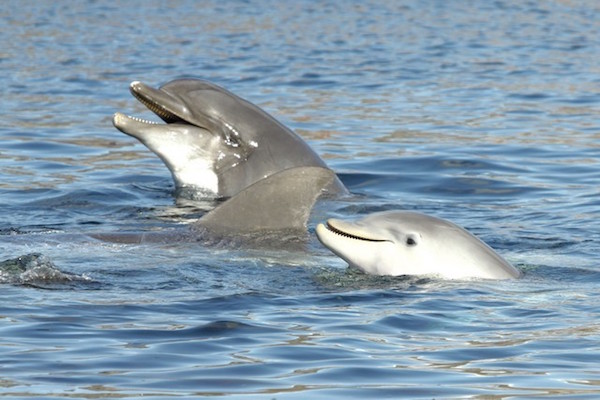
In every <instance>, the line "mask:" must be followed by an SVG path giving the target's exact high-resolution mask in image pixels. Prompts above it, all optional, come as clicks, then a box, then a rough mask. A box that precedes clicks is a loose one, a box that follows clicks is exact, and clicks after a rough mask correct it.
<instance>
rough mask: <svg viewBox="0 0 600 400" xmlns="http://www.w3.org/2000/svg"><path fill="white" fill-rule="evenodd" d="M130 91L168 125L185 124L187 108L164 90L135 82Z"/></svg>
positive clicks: (132, 83) (130, 86)
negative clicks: (184, 116)
mask: <svg viewBox="0 0 600 400" xmlns="http://www.w3.org/2000/svg"><path fill="white" fill-rule="evenodd" d="M129 91H130V92H131V94H132V95H133V97H135V98H136V99H138V100H139V101H140V103H142V104H143V105H145V106H146V107H148V109H149V110H150V111H152V112H153V113H155V114H156V115H158V116H159V117H160V118H161V119H162V120H163V121H165V122H166V123H174V122H185V120H184V118H183V117H182V116H183V115H185V114H186V113H187V108H186V107H185V105H184V104H183V103H182V102H181V101H180V100H179V99H178V98H176V97H174V96H172V95H171V94H169V93H167V92H165V91H164V90H161V89H155V88H153V87H151V86H148V85H146V84H144V83H142V82H140V81H133V82H131V84H130V85H129Z"/></svg>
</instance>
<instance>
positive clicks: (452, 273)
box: [316, 211, 521, 279]
mask: <svg viewBox="0 0 600 400" xmlns="http://www.w3.org/2000/svg"><path fill="white" fill-rule="evenodd" d="M316 233H317V237H318V238H319V240H320V241H321V243H323V245H325V247H327V248H328V249H329V250H331V251H332V252H333V253H335V254H336V255H338V256H339V257H341V258H342V259H343V260H345V261H346V262H347V263H348V264H349V265H350V266H353V267H356V268H358V269H360V270H362V271H364V272H366V273H369V274H374V275H394V276H397V275H436V276H439V277H441V278H445V279H468V278H485V279H508V278H518V277H519V276H520V275H521V272H520V271H519V270H518V269H516V268H515V267H513V266H512V265H511V264H509V263H508V262H507V261H506V260H504V259H503V258H502V257H501V256H500V255H498V254H497V253H496V252H495V251H494V250H492V248H490V247H489V246H488V245H487V244H485V243H484V242H483V241H481V240H480V239H478V238H477V237H475V236H474V235H472V234H471V233H469V232H468V231H466V230H465V229H463V228H461V227H459V226H457V225H455V224H453V223H452V222H449V221H446V220H443V219H440V218H436V217H432V216H429V215H425V214H420V213H416V212H409V211H385V212H380V213H374V214H371V215H368V216H367V217H365V218H363V219H361V220H358V221H356V222H346V221H342V220H338V219H329V220H328V221H327V223H326V224H319V225H318V226H317V229H316Z"/></svg>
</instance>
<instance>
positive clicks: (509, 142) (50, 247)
mask: <svg viewBox="0 0 600 400" xmlns="http://www.w3.org/2000/svg"><path fill="white" fill-rule="evenodd" d="M284 3H285V4H284ZM599 15H600V8H599V6H598V4H597V2H595V1H581V2H565V1H546V2H535V1H532V2H502V1H497V2H488V1H468V2H458V3H457V2H441V1H440V2H438V1H425V2H394V1H391V2H385V1H381V2H369V3H365V2H355V3H350V2H344V3H337V2H323V3H315V2H308V1H307V2H294V3H293V4H289V3H287V2H275V1H273V2H266V1H265V2H252V3H246V2H220V1H208V2H202V3H200V2H185V1H182V2H175V3H172V2H164V3H163V2H150V3H149V2H142V1H131V2H126V3H125V2H124V3H114V2H95V1H90V2H34V1H31V2H23V1H18V2H17V1H4V2H2V4H1V5H0V21H1V24H2V30H1V31H0V37H1V39H2V43H3V45H2V50H1V51H0V68H1V69H2V74H0V85H1V87H2V88H3V96H2V111H3V112H2V115H3V117H2V121H1V122H0V135H1V138H2V140H1V141H0V215H1V216H2V218H1V221H0V235H1V236H0V238H1V240H0V261H3V260H4V261H3V263H2V264H0V269H1V270H2V273H1V274H0V282H2V283H1V284H0V288H1V292H0V299H1V300H0V301H1V302H0V336H1V338H2V339H1V340H0V388H1V389H0V394H2V395H3V396H8V397H13V398H18V397H45V398H105V397H111V398H114V397H118V398H128V397H138V396H141V395H146V396H159V397H170V396H173V397H175V396H184V397H209V398H210V397H222V396H227V397H230V398H281V399H283V398H286V399H291V398H296V399H305V398H308V397H310V398H312V399H317V398H323V399H334V398H343V399H348V398H361V399H362V398H411V399H413V398H426V399H431V398H481V399H483V398H507V397H511V398H536V397H554V398H569V399H573V398H597V397H598V396H600V373H599V370H598V359H600V341H599V340H600V323H599V322H598V321H599V316H600V312H599V311H598V310H600V302H599V300H598V296H597V288H598V285H599V284H600V256H599V255H598V248H599V243H600V212H599V205H600V202H599V200H598V198H599V195H600V189H599V188H600V165H599V160H600V145H599V143H600V142H599V139H600V58H599V57H598V56H597V55H598V54H600V24H599V22H598V21H600V20H599V19H598V16H599ZM184 76H194V77H201V78H205V79H209V80H212V81H214V82H216V83H218V84H221V85H223V86H225V87H227V88H228V89H230V90H232V91H234V92H235V93H238V94H239V95H241V96H242V97H245V98H247V99H249V100H251V101H252V102H254V103H257V104H259V105H260V106H262V107H263V108H265V109H266V110H268V111H269V112H271V113H272V114H274V115H275V116H276V117H277V118H278V119H280V120H281V121H282V122H283V123H285V124H286V125H288V126H290V127H292V128H293V129H295V130H296V131H297V132H299V133H300V134H301V135H302V136H304V137H305V139H306V140H307V141H308V142H309V143H310V144H311V146H313V147H314V148H315V150H316V151H317V152H318V153H319V154H320V155H322V156H323V158H324V159H325V160H326V161H327V163H328V164H329V165H330V166H331V167H332V168H333V169H334V170H336V171H337V172H338V173H339V175H340V177H341V178H342V180H343V181H344V183H345V184H346V185H347V186H348V188H349V189H350V190H351V192H352V193H353V196H352V197H350V198H348V199H344V200H342V201H338V202H332V203H328V204H324V205H321V206H320V207H318V208H317V209H316V210H315V212H314V215H313V217H312V218H311V222H310V232H311V233H313V231H314V226H315V224H316V222H317V221H320V220H323V219H324V218H326V217H327V216H336V217H346V218H347V217H351V216H357V215H358V216H359V215H363V214H366V213H370V212H373V211H379V210H387V209H398V208H399V209H410V210H418V211H421V212H426V213H431V214H434V215H437V216H440V217H443V218H447V219H450V220H452V221H453V222H455V223H458V224H460V225H462V226H465V227H467V228H468V229H470V230H471V231H473V232H474V233H476V234H477V235H479V236H480V237H481V238H483V239H484V240H485V241H487V242H488V243H489V244H490V245H492V246H493V247H494V248H496V249H497V250H498V252H499V253H501V254H502V255H503V256H505V257H506V258H507V259H508V260H510V261H511V262H512V263H514V264H515V265H517V266H518V267H519V268H521V269H522V270H524V272H525V276H524V278H523V279H521V280H518V281H506V282H487V281H472V282H444V281H437V280H432V279H425V278H423V279H420V278H412V279H407V278H378V277H369V276H364V275H360V274H357V273H354V272H351V271H347V270H346V268H345V265H344V263H343V262H342V261H341V260H339V259H338V258H336V257H335V256H333V255H332V254H330V253H329V252H328V251H326V250H325V249H324V248H322V247H321V246H320V245H319V243H317V241H316V239H315V238H314V236H312V237H311V240H310V242H309V244H308V246H307V248H306V249H304V250H303V251H300V250H298V249H281V250H277V249H263V250H260V249H252V248H228V247H227V246H219V245H218V244H216V245H214V246H205V245H203V244H202V243H191V242H189V241H188V242H177V241H174V242H172V243H160V244H156V245H152V244H141V245H131V244H129V245H127V244H114V243H113V244H111V243H104V242H100V241H96V240H93V239H90V237H89V236H87V234H89V233H114V232H134V233H136V232H137V233H139V232H155V231H157V232H165V231H169V230H178V229H182V228H183V227H184V226H185V225H186V224H188V223H189V222H191V221H194V220H195V219H197V218H198V217H199V216H201V215H202V213H203V212H205V211H206V209H209V208H210V207H212V206H213V205H214V204H212V203H210V202H209V203H195V202H176V201H175V200H174V198H173V196H172V190H173V186H172V182H171V178H170V176H169V172H168V171H167V169H166V168H165V167H164V166H163V165H162V163H161V162H160V161H159V160H158V159H157V158H156V157H155V156H153V154H151V153H150V152H149V151H148V150H146V148H144V147H143V146H142V145H140V144H138V143H137V142H135V141H134V140H133V139H131V138H129V137H126V136H125V135H123V134H121V133H120V132H118V131H116V130H115V129H114V128H112V126H111V123H110V119H111V116H112V114H113V113H114V112H115V111H123V112H126V113H130V114H133V115H139V116H143V117H150V116H151V115H150V113H149V112H147V111H145V110H144V109H143V107H142V106H141V105H139V104H137V102H136V101H135V100H134V99H133V98H132V97H131V96H130V94H129V93H128V84H129V82H130V81H132V80H136V79H137V80H142V81H144V82H147V83H149V84H151V85H153V86H156V85H158V84H161V83H164V82H166V81H169V80H171V79H174V78H177V77H184Z"/></svg>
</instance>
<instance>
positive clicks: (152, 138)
mask: <svg viewBox="0 0 600 400" xmlns="http://www.w3.org/2000/svg"><path fill="white" fill-rule="evenodd" d="M129 88H130V91H131V93H132V95H133V96H134V97H135V98H136V99H138V100H139V101H140V102H141V103H142V104H144V105H145V106H146V107H148V109H149V110H151V111H152V112H154V113H155V114H156V115H157V116H158V117H160V118H161V119H162V120H163V121H164V122H165V123H164V124H152V125H150V124H149V123H148V121H144V120H140V119H138V118H132V117H126V116H124V115H123V114H121V113H117V114H115V116H114V118H113V124H114V126H115V127H116V128H117V129H119V130H120V131H122V132H124V133H126V134H128V135H131V136H133V137H136V138H137V139H139V140H140V141H141V142H142V143H144V144H145V145H146V146H147V147H148V148H149V149H150V150H152V151H153V152H154V153H156V154H158V155H159V156H160V158H161V159H162V160H163V162H164V163H165V164H166V165H167V167H168V168H169V169H170V170H171V173H172V175H173V177H174V178H175V184H176V185H177V187H178V188H179V187H198V188H200V189H201V190H204V189H206V188H207V187H213V188H214V186H215V185H214V182H211V183H210V184H208V183H202V179H203V177H204V176H207V175H212V176H214V177H216V179H217V189H216V192H215V195H217V197H230V196H232V195H234V194H236V193H238V192H239V191H240V190H242V189H244V188H246V187H247V186H249V185H251V184H252V183H254V182H256V181H258V180H260V179H263V178H265V177H267V176H270V175H272V174H274V173H277V172H279V171H282V170H285V169H288V168H294V167H299V166H318V167H325V163H324V162H323V161H322V160H321V159H320V158H319V157H318V156H317V155H316V153H314V152H313V151H312V149H311V148H310V147H309V146H308V145H307V144H306V143H305V142H304V141H303V140H302V139H301V138H300V137H299V136H297V135H296V134H295V133H294V132H292V131H291V130H289V129H288V128H286V127H285V126H284V125H282V124H281V123H279V122H278V121H277V120H275V119H274V118H273V117H271V116H270V115H269V114H267V113H266V112H265V111H263V110H262V109H261V108H259V107H257V106H256V105H254V104H252V103H250V102H248V101H246V100H244V99H242V98H240V97H238V96H236V95H235V94H233V93H231V92H229V91H227V90H225V89H223V88H222V87H220V86H217V85H215V84H213V83H211V82H207V81H204V80H199V79H177V80H174V81H171V82H168V83H166V84H165V85H163V86H161V87H160V88H158V89H155V88H153V87H151V86H148V85H146V84H144V83H142V82H139V81H134V82H132V83H131V84H130V87H129ZM150 131H152V134H150V133H149V132H150ZM161 132H162V134H161ZM184 133H185V134H184ZM184 146H189V147H190V149H189V151H188V152H184V151H183V150H182V148H183V147H184ZM174 149H177V150H174ZM193 151H197V152H198V154H196V156H193V155H192V154H191V152H193ZM182 153H186V154H187V156H186V157H182V156H181V155H182ZM200 160H203V162H200ZM191 161H194V162H191ZM186 163H188V164H189V165H187V166H186V165H185V164H186ZM173 168H175V169H173ZM194 168H200V169H198V170H197V172H196V173H195V174H194V173H193V171H194ZM183 170H185V173H182V172H181V171H183ZM199 183H200V184H199ZM211 190H212V189H211Z"/></svg>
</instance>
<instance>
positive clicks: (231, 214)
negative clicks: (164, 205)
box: [197, 167, 345, 234]
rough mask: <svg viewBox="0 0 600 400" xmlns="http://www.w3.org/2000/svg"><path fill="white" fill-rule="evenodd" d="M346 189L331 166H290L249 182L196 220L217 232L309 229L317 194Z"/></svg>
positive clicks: (245, 232)
mask: <svg viewBox="0 0 600 400" xmlns="http://www.w3.org/2000/svg"><path fill="white" fill-rule="evenodd" d="M344 191H345V189H344V186H343V185H342V183H341V182H340V180H339V179H338V177H337V176H336V175H335V173H334V172H333V171H332V170H330V169H327V168H322V167H296V168H290V169H286V170H283V171H281V172H278V173H276V174H273V175H271V176H269V177H267V178H265V179H262V180H260V181H258V182H255V183H254V184H252V185H250V186H248V187H247V188H245V189H244V190H242V191H241V192H239V193H238V194H236V195H235V196H233V197H232V198H230V199H229V200H227V201H225V202H224V203H222V204H221V205H219V206H218V207H217V208H215V209H213V210H211V211H210V212H208V213H207V214H205V215H204V216H203V217H202V218H201V219H200V220H199V221H198V222H197V224H198V225H199V226H200V227H202V228H205V229H207V230H208V231H210V232H211V233H216V234H228V233H229V234H231V233H237V234H240V233H241V234H247V233H255V232H261V231H277V230H301V231H306V223H307V221H308V218H309V216H310V211H311V209H312V207H313V205H314V203H315V201H316V200H317V198H319V197H320V196H322V195H335V194H339V193H342V192H344Z"/></svg>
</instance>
